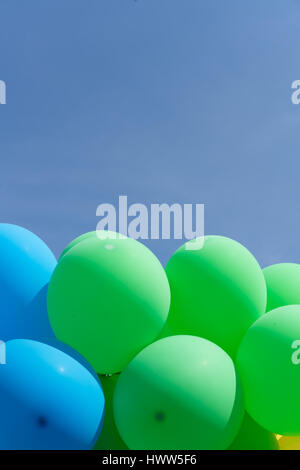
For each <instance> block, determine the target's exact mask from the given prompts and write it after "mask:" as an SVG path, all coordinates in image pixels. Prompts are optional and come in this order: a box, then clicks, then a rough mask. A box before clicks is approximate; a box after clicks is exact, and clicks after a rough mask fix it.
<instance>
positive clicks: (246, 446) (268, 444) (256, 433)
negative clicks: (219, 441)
mask: <svg viewBox="0 0 300 470" xmlns="http://www.w3.org/2000/svg"><path fill="white" fill-rule="evenodd" d="M229 449H230V450H278V449H279V445H278V441H277V439H276V437H275V435H274V434H272V433H271V432H269V431H266V429H264V428H262V427H261V426H260V425H259V424H257V423H256V422H255V421H254V420H253V419H252V418H251V417H250V416H249V415H248V413H245V416H244V419H243V422H242V425H241V428H240V430H239V433H238V435H237V437H236V438H235V440H234V441H233V443H232V444H231V446H230V447H229Z"/></svg>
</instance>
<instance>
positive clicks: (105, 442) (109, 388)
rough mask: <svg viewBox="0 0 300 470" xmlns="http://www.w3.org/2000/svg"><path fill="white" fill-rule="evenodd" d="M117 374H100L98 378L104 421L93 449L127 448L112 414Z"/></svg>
mask: <svg viewBox="0 0 300 470" xmlns="http://www.w3.org/2000/svg"><path fill="white" fill-rule="evenodd" d="M118 378H119V374H114V375H111V376H108V375H100V376H99V379H100V382H101V385H102V390H103V392H104V397H105V414H104V423H103V427H102V431H101V434H100V436H99V439H98V441H97V443H96V445H95V447H94V450H128V447H127V446H126V444H125V443H124V442H123V441H122V439H121V437H120V434H119V432H118V430H117V428H116V425H115V419H114V415H113V395H114V390H115V386H116V383H117V381H118Z"/></svg>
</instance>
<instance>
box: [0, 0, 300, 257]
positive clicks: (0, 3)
mask: <svg viewBox="0 0 300 470" xmlns="http://www.w3.org/2000/svg"><path fill="white" fill-rule="evenodd" d="M0 12H1V17H0V19H1V26H0V79H2V80H5V81H6V83H7V105H5V106H3V105H1V106H0V162H1V163H0V168H1V178H0V219H1V221H3V222H10V223H16V224H19V225H23V226H25V227H27V228H29V229H30V230H32V231H34V232H35V233H37V234H38V235H40V236H41V237H42V238H43V239H44V240H45V241H46V242H47V243H48V244H49V246H50V247H51V248H52V249H53V250H54V252H55V253H56V255H58V254H59V253H60V252H61V250H62V249H63V248H64V246H65V245H66V244H67V243H68V242H69V241H70V240H71V239H73V238H74V237H76V236H77V235H79V234H81V233H83V232H85V231H88V230H93V229H94V228H95V226H96V224H97V221H98V219H97V217H96V207H97V205H98V204H100V203H102V202H109V203H116V201H117V197H118V195H120V194H127V195H128V198H129V203H134V202H140V203H144V204H150V203H162V202H167V203H170V204H171V203H173V202H180V203H205V205H206V227H205V231H206V233H207V234H222V235H226V236H230V237H233V238H235V239H237V240H239V241H240V242H242V243H244V244H245V245H246V246H247V247H248V248H249V249H250V250H251V251H253V253H254V254H255V255H256V257H257V258H258V260H259V261H260V262H261V263H262V264H263V265H267V264H272V263H274V262H280V261H296V262H299V261H300V243H299V239H300V224H299V212H300V211H299V201H300V188H299V170H300V160H299V159H300V138H299V136H300V105H299V106H295V105H293V104H292V103H291V93H292V91H291V83H292V82H293V81H294V80H296V79H300V54H299V45H300V2H299V1H298V0H256V1H254V0H251V1H250V0H243V1H241V0H226V1H225V0H206V1H204V0H139V1H138V2H135V1H134V0H51V1H50V0H43V1H41V0H26V1H21V0H0ZM178 244H180V242H178V241H177V242H176V241H156V242H149V243H148V245H149V246H151V248H152V249H153V250H154V251H155V253H156V254H157V255H158V256H159V257H160V259H161V260H162V262H166V260H167V259H168V257H169V256H170V254H171V252H172V251H173V250H174V249H175V247H176V246H178Z"/></svg>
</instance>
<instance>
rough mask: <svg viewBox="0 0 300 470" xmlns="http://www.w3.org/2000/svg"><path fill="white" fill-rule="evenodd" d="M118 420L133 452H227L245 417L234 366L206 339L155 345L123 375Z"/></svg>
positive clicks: (116, 410)
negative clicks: (225, 450)
mask: <svg viewBox="0 0 300 470" xmlns="http://www.w3.org/2000/svg"><path fill="white" fill-rule="evenodd" d="M114 416H115V422H116V425H117V428H118V431H119V433H120V435H121V437H122V439H123V440H124V442H125V443H126V444H127V446H128V447H129V448H130V449H131V450H139V449H149V450H156V449H158V450H168V449H169V450H179V449H181V450H184V449H189V450H191V449H193V450H196V449H200V450H201V449H226V448H227V447H228V446H229V445H230V444H231V443H232V441H233V439H234V438H235V436H236V434H237V432H238V429H239V427H240V425H241V422H242V418H243V403H242V395H241V386H240V383H239V380H238V378H237V375H236V371H235V367H234V364H233V362H232V360H231V359H230V357H229V356H228V355H227V354H226V353H225V352H224V351H223V350H222V349H221V348H219V347H218V346H216V345H215V344H213V343H211V342H210V341H207V340H205V339H202V338H197V337H194V336H171V337H168V338H164V339H161V340H159V341H156V342H155V343H153V344H151V345H150V346H148V347H146V348H145V349H144V350H143V351H141V352H140V353H139V354H138V355H137V356H136V357H135V358H134V359H133V360H132V361H131V362H130V363H129V365H128V366H127V367H126V368H125V370H124V371H123V372H122V373H121V375H120V378H119V380H118V382H117V385H116V388H115V393H114Z"/></svg>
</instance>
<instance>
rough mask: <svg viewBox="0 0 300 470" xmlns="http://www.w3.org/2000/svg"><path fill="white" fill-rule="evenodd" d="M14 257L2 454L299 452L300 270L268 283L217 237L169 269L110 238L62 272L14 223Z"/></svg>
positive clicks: (9, 272) (0, 270)
mask: <svg viewBox="0 0 300 470" xmlns="http://www.w3.org/2000/svg"><path fill="white" fill-rule="evenodd" d="M0 253H1V256H2V258H3V260H4V262H3V263H2V264H1V267H0V301H2V299H3V312H5V311H6V312H9V315H8V314H7V315H6V316H5V315H2V316H1V317H0V327H1V326H2V324H3V332H4V333H3V334H4V336H5V337H4V339H6V340H7V344H6V346H7V354H9V355H10V361H9V364H7V365H6V366H5V367H3V368H2V367H1V366H0V384H1V386H0V414H1V417H2V416H4V418H5V419H4V420H3V423H5V426H4V424H3V423H2V421H1V423H0V448H28V449H30V448H38V449H39V448H58V449H60V448H71V449H73V448H77V449H78V448H91V447H93V446H94V448H95V449H103V450H107V449H109V450H114V449H116V450H126V449H132V450H138V449H148V450H155V449H159V450H177V449H179V450H182V449H188V450H196V449H199V450H200V449H232V450H233V449H238V450H240V449H270V450H272V449H278V448H280V449H286V448H287V449H288V448H293V447H294V448H295V447H297V446H298V445H299V438H298V437H297V436H300V411H299V408H298V406H297V405H298V403H297V398H298V389H299V386H300V378H299V377H300V376H299V374H298V368H297V365H298V364H299V363H300V320H299V319H300V294H299V292H300V289H299V287H298V286H300V266H299V265H295V264H282V265H275V266H271V267H269V268H266V269H264V270H263V271H262V269H261V268H260V266H259V264H258V263H257V261H256V260H255V258H254V257H253V256H252V254H251V253H250V252H249V251H248V250H247V249H246V248H245V247H243V246H242V245H241V244H239V243H238V242H236V241H233V240H230V239H228V238H225V237H220V236H207V237H205V238H204V243H203V244H197V243H196V244H195V243H194V242H193V241H191V242H188V243H186V244H185V245H183V246H182V247H181V248H179V249H178V250H177V251H176V252H175V253H174V254H173V256H172V257H171V258H170V260H169V263H168V264H167V267H166V270H164V269H163V267H162V266H161V264H160V262H159V261H158V259H157V258H156V257H155V255H154V254H153V253H152V252H151V251H150V250H149V249H147V248H146V247H145V246H144V245H142V244H141V243H139V242H138V241H136V240H132V239H130V238H127V237H125V236H123V235H120V234H117V233H114V232H107V231H98V232H90V233H87V234H84V235H82V236H81V237H79V238H77V239H75V240H74V241H73V242H72V243H70V244H69V246H67V248H66V249H65V250H64V251H63V253H62V255H61V256H60V258H59V260H58V263H56V261H55V258H54V256H53V255H52V253H51V252H50V251H49V249H48V248H47V247H46V246H45V244H44V243H43V242H42V241H41V240H40V239H38V238H37V237H35V236H34V235H32V234H30V232H27V231H24V229H20V228H16V227H13V226H7V225H6V226H4V225H3V227H2V228H1V226H0ZM48 284H49V286H48ZM46 296H47V308H46ZM47 310H48V316H49V321H50V324H49V322H48V320H47ZM266 312H267V313H266ZM25 316H26V325H25V321H24V319H25ZM50 325H51V327H52V329H53V331H54V334H55V338H54V335H53V332H52V329H51V328H50ZM15 338H26V339H15ZM37 340H38V341H39V342H38V341H37ZM40 341H42V342H40ZM45 343H46V344H45ZM21 361H22V366H21V364H20V362H21ZM17 369H18V373H16V370H17ZM97 374H98V375H97ZM28 376H29V377H30V378H31V380H29V381H28ZM20 384H21V386H20ZM101 385H102V387H101ZM16 389H17V392H16V393H15V390H16ZM102 389H103V391H102ZM2 398H3V399H2ZM104 400H105V415H104V414H103V411H104ZM297 410H298V411H297ZM11 415H12V416H13V417H14V419H13V420H11V422H10V424H9V426H8V427H7V426H6V422H7V421H8V416H11ZM102 426H103V428H102ZM4 427H5V432H4ZM101 428H102V431H101V434H100V430H101ZM16 429H18V430H20V435H18V433H16ZM24 431H26V432H24ZM275 434H277V435H278V434H280V435H281V436H282V437H280V439H279V440H277V439H276V436H275ZM24 436H25V437H24ZM287 436H288V437H287Z"/></svg>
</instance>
